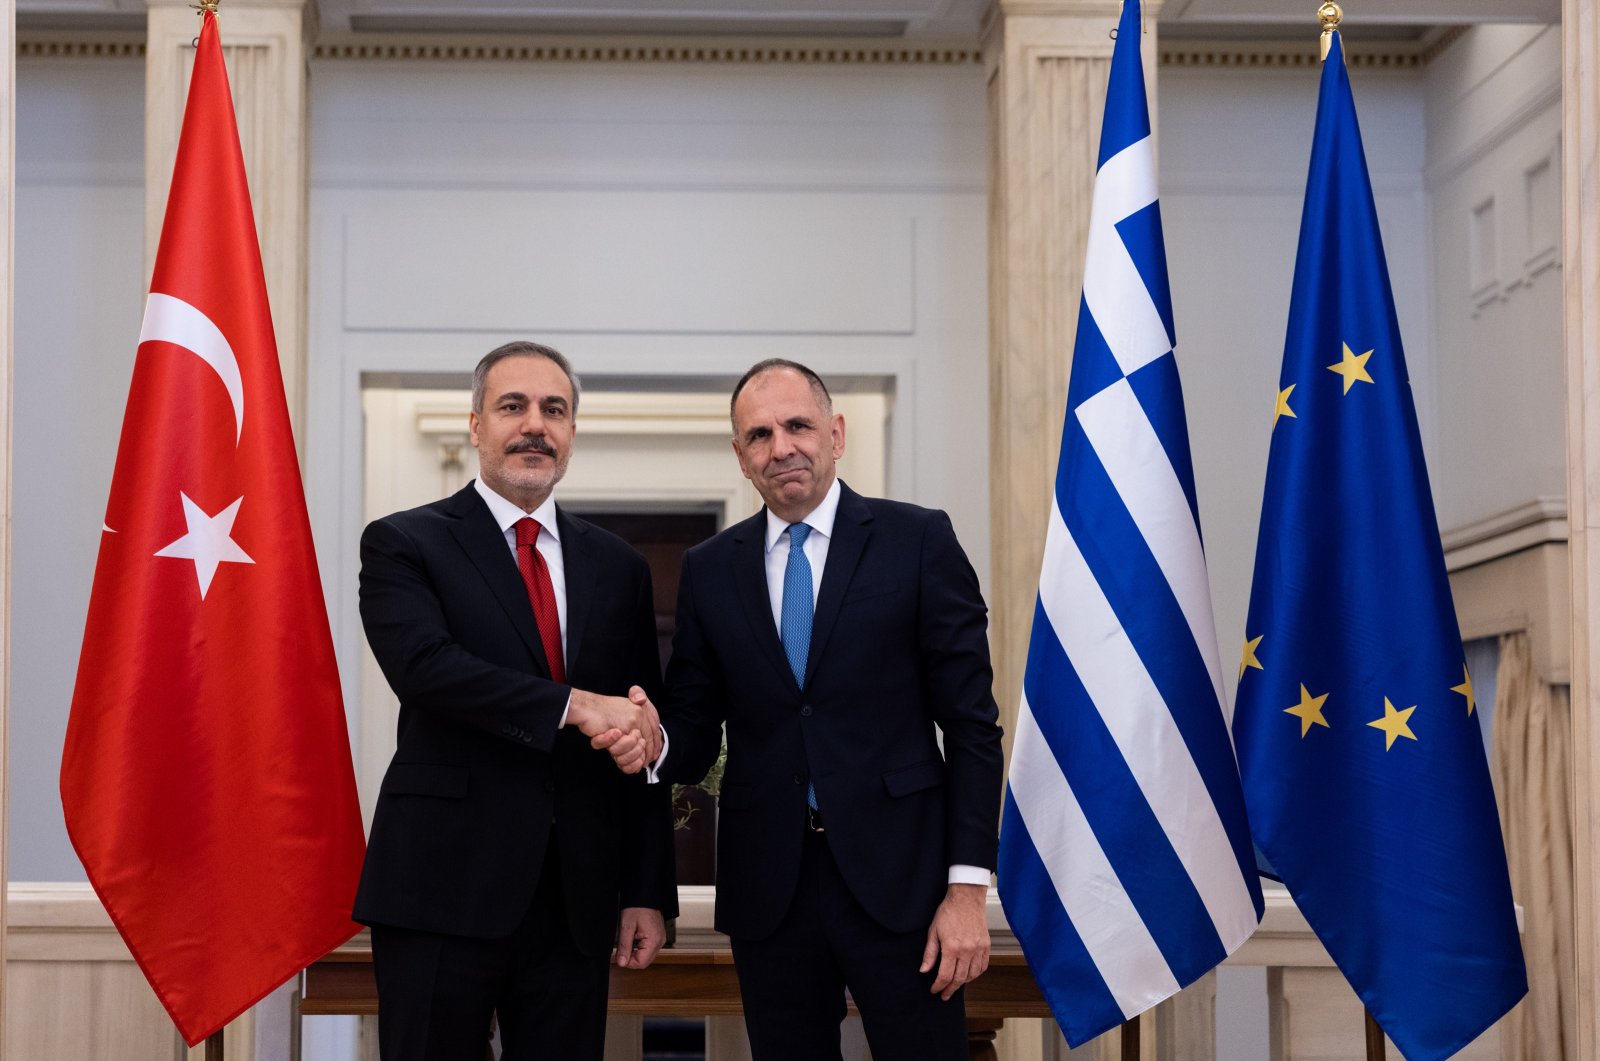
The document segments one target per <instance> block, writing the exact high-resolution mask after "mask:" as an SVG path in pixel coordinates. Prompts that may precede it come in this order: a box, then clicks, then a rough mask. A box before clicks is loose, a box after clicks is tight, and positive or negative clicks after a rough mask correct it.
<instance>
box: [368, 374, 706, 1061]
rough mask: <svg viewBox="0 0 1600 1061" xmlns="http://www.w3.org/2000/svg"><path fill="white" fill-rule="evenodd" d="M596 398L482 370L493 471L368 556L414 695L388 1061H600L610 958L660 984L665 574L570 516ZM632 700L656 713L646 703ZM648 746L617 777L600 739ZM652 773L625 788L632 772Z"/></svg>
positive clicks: (407, 711) (376, 607)
mask: <svg viewBox="0 0 1600 1061" xmlns="http://www.w3.org/2000/svg"><path fill="white" fill-rule="evenodd" d="M577 411H578V381H577V379H576V377H575V376H574V375H573V373H572V369H571V366H570V365H569V364H568V363H567V360H566V358H564V357H563V356H562V355H561V354H559V353H557V352H556V351H555V350H553V349H551V348H549V347H547V346H540V345H538V344H536V343H528V342H514V343H507V344H506V345H504V346H501V347H499V348H497V349H495V350H493V351H491V352H490V353H489V354H488V355H486V356H485V357H484V358H483V360H482V361H480V362H479V363H478V367H477V370H476V371H475V372H474V374H473V386H472V413H471V415H470V417H469V419H468V427H469V430H470V434H471V439H472V444H473V446H474V447H476V448H477V450H478V461H479V475H478V479H477V481H476V482H473V483H471V484H469V485H468V486H467V487H466V488H465V489H463V490H461V491H460V492H458V493H457V494H455V495H454V496H453V497H449V498H446V499H444V500H443V501H438V502H435V503H433V504H431V505H425V506H423V507H421V508H416V509H411V510H410V511H407V512H399V513H396V514H394V515H392V516H388V517H386V518H384V519H380V520H378V521H376V522H375V523H373V524H372V525H370V526H369V527H367V529H366V532H365V533H364V534H363V535H362V538H361V617H362V622H363V624H364V625H365V627H366V633H367V641H368V643H369V644H370V645H371V646H372V652H373V655H374V656H375V657H376V658H377V660H378V663H379V665H380V666H381V667H382V668H383V673H384V676H385V677H386V678H387V679H388V681H389V684H390V686H391V687H392V688H393V689H394V691H395V694H396V695H397V696H398V697H399V699H400V718H399V740H398V746H397V748H396V751H395V755H394V760H393V761H392V762H391V763H390V765H389V770H388V772H387V773H386V774H385V776H384V780H383V786H382V788H381V790H380V792H379V795H378V803H377V807H376V808H375V810H374V813H373V819H372V834H371V839H370V841H369V843H368V848H367V860H366V865H365V867H364V868H363V871H362V875H361V884H360V888H359V891H358V893H357V895H356V900H355V917H356V919H357V920H359V921H362V922H365V923H366V924H368V925H371V926H372V956H373V965H374V969H375V972H376V974H377V981H378V997H379V1003H380V1005H379V1013H378V1027H379V1044H380V1050H381V1053H382V1057H383V1058H384V1061H454V1059H461V1061H482V1059H483V1057H484V1048H485V1044H486V1043H487V1042H488V1039H489V1029H490V1019H491V1016H494V1017H496V1018H497V1019H498V1022H499V1028H500V1037H501V1042H502V1045H503V1048H504V1052H503V1057H504V1058H505V1059H506V1061H521V1059H534V1058H540V1059H542V1058H563V1059H569V1058H570V1059H578V1061H584V1059H588V1061H599V1059H600V1058H601V1056H602V1053H603V1042H604V1035H605V1015H606V988H607V983H608V962H607V957H608V955H609V954H610V952H611V947H612V940H613V938H617V939H618V940H619V942H618V947H617V964H619V965H621V966H623V967H624V968H643V967H644V966H646V965H649V964H650V962H651V960H652V959H653V958H654V957H655V954H656V952H657V950H659V949H660V947H661V945H662V943H663V942H664V940H665V928H664V923H663V916H664V915H668V916H670V915H672V914H675V913H676V912H677V900H676V894H677V891H676V884H675V880H674V866H673V856H672V826H671V818H670V811H669V805H668V800H669V795H670V794H669V791H668V790H667V789H666V787H665V786H660V785H656V786H648V785H646V784H645V783H644V778H643V776H642V775H640V774H639V773H638V771H639V770H640V767H641V766H642V765H643V764H644V762H645V761H646V758H647V757H653V756H654V755H655V754H656V753H657V748H656V746H655V745H654V743H653V742H654V740H655V739H656V737H657V730H656V727H655V725H654V722H653V709H652V708H651V707H650V701H649V696H650V695H651V694H654V693H656V692H657V691H658V687H659V685H660V662H659V659H658V656H657V650H656V631H655V613H654V607H653V604H652V600H651V583H650V572H649V569H648V568H647V567H646V565H645V561H644V559H643V557H641V556H640V555H639V554H638V553H637V552H635V551H634V550H633V549H632V548H630V547H629V546H628V545H626V544H625V543H624V542H622V540H621V539H619V538H616V537H614V536H613V535H611V534H609V533H607V532H606V531H603V530H601V529H600V528H598V527H596V526H594V525H592V524H590V523H587V522H585V521H583V520H581V519H578V518H577V517H575V516H573V515H571V514H569V513H567V512H565V511H563V510H561V509H560V508H559V507H558V506H557V505H556V504H555V502H554V500H553V498H552V490H553V489H554V487H555V485H556V483H558V482H560V480H561V477H562V476H563V475H564V474H565V473H566V470H567V462H568V460H569V459H570V458H571V456H572V442H573V436H574V434H575V432H576V422H575V420H576V414H577ZM630 692H631V693H632V694H633V696H634V697H635V698H636V701H637V702H635V701H633V700H630V699H629V698H628V697H629V694H630ZM608 731H613V732H617V733H627V734H629V738H630V741H631V743H632V744H633V746H634V747H635V749H636V750H635V751H634V752H633V753H631V754H629V753H624V754H622V755H620V756H619V757H617V758H618V761H617V763H616V766H620V767H621V768H622V771H621V772H619V770H618V769H616V768H615V766H614V765H613V762H612V758H610V757H608V756H607V755H605V754H604V753H603V752H599V751H596V750H595V749H593V748H591V747H590V744H589V738H590V737H593V736H595V735H597V734H601V733H605V732H608ZM625 773H627V774H632V775H633V776H624V774H625Z"/></svg>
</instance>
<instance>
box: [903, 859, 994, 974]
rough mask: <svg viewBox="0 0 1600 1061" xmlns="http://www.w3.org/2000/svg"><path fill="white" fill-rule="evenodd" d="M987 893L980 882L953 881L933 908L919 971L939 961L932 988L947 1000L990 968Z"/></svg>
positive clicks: (925, 970) (927, 968)
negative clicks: (937, 906) (941, 899)
mask: <svg viewBox="0 0 1600 1061" xmlns="http://www.w3.org/2000/svg"><path fill="white" fill-rule="evenodd" d="M988 897H989V889H988V888H987V887H984V886H983V885H980V884H952V885H950V886H949V887H948V889H947V890H946V891H945V893H944V901H943V902H941V903H940V904H939V909H938V910H935V911H934V914H933V924H931V925H929V926H928V945H927V946H926V947H924V948H922V968H921V970H920V971H921V972H927V971H928V970H930V969H932V968H933V966H934V962H935V961H937V962H938V964H939V973H938V975H937V976H935V977H934V979H933V987H932V989H931V990H932V991H933V993H934V994H936V995H938V996H939V997H940V998H942V999H944V1000H945V1001H946V1002H948V1001H950V996H951V995H954V994H955V993H956V991H957V990H958V989H959V988H960V987H961V985H962V984H967V983H971V982H972V981H973V980H976V979H977V978H978V977H979V976H981V975H982V974H983V971H984V970H985V969H987V968H989V924H988V921H987V913H986V903H987V900H988Z"/></svg>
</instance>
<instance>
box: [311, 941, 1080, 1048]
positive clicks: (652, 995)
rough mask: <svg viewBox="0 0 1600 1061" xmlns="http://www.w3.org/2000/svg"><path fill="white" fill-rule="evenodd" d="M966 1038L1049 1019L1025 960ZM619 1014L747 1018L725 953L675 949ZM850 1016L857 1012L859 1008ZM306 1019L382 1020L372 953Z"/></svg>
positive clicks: (632, 974) (323, 983) (356, 956)
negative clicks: (1013, 1022)
mask: <svg viewBox="0 0 1600 1061" xmlns="http://www.w3.org/2000/svg"><path fill="white" fill-rule="evenodd" d="M966 990H967V1038H968V1048H969V1050H970V1052H971V1056H972V1058H973V1061H979V1059H983V1061H994V1058H995V1051H994V1038H995V1033H996V1032H998V1031H999V1030H1000V1026H1001V1025H1002V1024H1003V1023H1005V1019H1006V1018H1007V1017H1048V1016H1050V1009H1049V1007H1048V1006H1046V1005H1045V1002H1044V998H1043V997H1042V996H1041V995H1040V994H1039V987H1038V985H1037V984H1035V983H1034V981H1033V973H1032V972H1030V971H1029V969H1028V966H1027V964H1026V963H1025V962H1024V961H1023V960H1022V955H1021V954H1012V953H1002V954H995V955H993V956H992V957H991V958H990V959H989V971H988V972H986V973H984V974H983V975H982V976H980V977H979V978H978V979H977V980H975V981H973V982H972V983H970V984H968V985H967V989H966ZM608 1008H609V1010H610V1012H611V1013H613V1014H617V1015H624V1016H646V1017H737V1016H739V1015H741V1014H742V1013H743V1012H744V1009H743V1006H742V1004H741V1003H740V999H739V982H738V980H737V979H736V978H735V977H734V972H733V956H732V955H731V954H730V953H729V952H728V950H727V949H726V948H686V949H677V948H672V949H668V950H664V951H662V952H661V953H660V954H659V955H658V956H657V957H656V960H655V962H654V963H653V964H652V965H651V966H650V968H648V969H643V970H640V969H618V968H616V967H615V966H613V967H612V969H611V1000H610V1004H609V1007H608ZM850 1008H851V1012H854V1011H855V1007H854V1006H853V1005H852V1006H851V1007H850ZM300 1012H301V1013H302V1014H304V1015H307V1016H312V1015H327V1014H339V1015H361V1016H368V1015H371V1014H374V1013H377V1012H378V990H377V986H376V984H375V983H374V982H373V978H372V950H371V948H370V947H363V946H359V945H347V946H345V947H341V948H339V949H338V950H336V951H334V952H333V953H332V954H329V955H328V956H327V957H325V958H323V959H322V960H320V961H318V962H316V963H315V964H313V965H312V966H311V967H310V968H309V969H307V970H306V977H305V988H304V991H303V992H302V994H301V998H300Z"/></svg>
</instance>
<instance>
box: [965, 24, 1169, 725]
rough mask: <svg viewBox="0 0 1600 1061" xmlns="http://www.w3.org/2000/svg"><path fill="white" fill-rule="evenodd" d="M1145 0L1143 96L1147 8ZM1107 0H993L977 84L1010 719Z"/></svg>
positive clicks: (1093, 133) (998, 592) (1085, 194)
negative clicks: (984, 120)
mask: <svg viewBox="0 0 1600 1061" xmlns="http://www.w3.org/2000/svg"><path fill="white" fill-rule="evenodd" d="M1160 7H1161V4H1160V0H1147V2H1146V4H1145V24H1146V33H1145V37H1144V53H1145V75H1146V81H1147V82H1148V83H1149V84H1150V86H1151V88H1152V92H1151V100H1152V106H1154V99H1155V95H1154V91H1153V89H1154V78H1153V76H1152V75H1153V73H1154V70H1155V18H1156V15H1157V14H1158V13H1159V11H1160ZM1120 11H1121V4H1120V3H1119V2H1118V0H996V2H995V3H994V4H993V5H991V7H990V9H989V12H988V16H987V18H986V20H985V26H984V38H983V52H984V64H985V68H986V71H987V74H988V96H989V453H990V458H989V461H990V465H989V490H990V500H989V505H990V536H991V542H990V549H991V553H992V557H993V564H992V572H991V582H990V585H991V589H990V601H989V610H990V617H991V618H990V622H991V634H990V639H991V642H990V643H991V646H992V649H993V653H994V663H995V698H996V699H997V700H998V701H999V702H1000V715H1001V721H1002V723H1003V724H1004V725H1005V727H1006V732H1007V737H1008V740H1007V747H1008V748H1009V746H1010V745H1009V735H1010V732H1011V730H1012V729H1013V724H1014V722H1015V720H1016V714H1017V703H1018V699H1019V697H1020V694H1021V690H1022V670H1023V665H1024V664H1025V662H1026V660H1027V653H1028V631H1029V629H1030V627H1031V626H1032V621H1033V606H1034V599H1035V597H1036V596H1037V594H1038V580H1039V559H1040V556H1041V554H1042V553H1043V551H1044V534H1045V525H1046V519H1047V517H1048V514H1049V511H1050V505H1049V498H1050V491H1051V485H1052V483H1053V482H1054V481H1055V469H1056V457H1057V452H1058V450H1059V449H1060V445H1061V420H1062V414H1063V411H1064V408H1065V403H1066V395H1067V373H1068V368H1069V366H1070V364H1071V360H1072V340H1073V335H1074V332H1075V330H1076V328H1077V321H1078V305H1079V299H1080V296H1081V293H1082V289H1083V252H1084V244H1085V240H1086V239H1087V236H1088V230H1089V205H1090V198H1091V195H1092V193H1093V189H1094V172H1095V157H1096V153H1097V151H1098V149H1099V141H1100V119H1101V114H1102V112H1103V110H1104V108H1105V86H1106V80H1107V77H1108V76H1109V73H1110V70H1111V49H1112V45H1113V43H1114V42H1113V39H1112V36H1111V34H1112V30H1113V29H1114V28H1115V26H1116V23H1117V16H1118V14H1119V12H1120Z"/></svg>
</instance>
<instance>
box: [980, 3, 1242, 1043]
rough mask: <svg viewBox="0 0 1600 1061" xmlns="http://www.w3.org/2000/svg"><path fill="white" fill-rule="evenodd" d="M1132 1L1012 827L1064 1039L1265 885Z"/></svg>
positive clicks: (1120, 39)
mask: <svg viewBox="0 0 1600 1061" xmlns="http://www.w3.org/2000/svg"><path fill="white" fill-rule="evenodd" d="M1140 29H1141V26H1140V14H1139V5H1138V3H1137V2H1135V0H1130V2H1128V3H1127V4H1125V5H1124V8H1123V13H1122V19H1121V24H1120V25H1119V26H1118V29H1117V43H1116V47H1115V50H1114V52H1113V56H1112V60H1111V81H1110V86H1109V90H1108V95H1107V100H1106V113H1105V122H1104V125H1103V131H1102V133H1101V144H1100V160H1099V170H1098V173H1097V176H1096V179H1095V190H1094V203H1093V207H1092V209H1091V219H1090V231H1089V247H1088V256H1087V259H1086V262H1085V266H1084V282H1083V302H1082V305H1081V308H1080V309H1079V312H1078V334H1077V342H1076V346H1075V350H1074V355H1073V362H1072V374H1071V381H1070V383H1069V386H1068V394H1067V415H1066V423H1065V426H1064V428H1063V431H1062V440H1061V461H1060V466H1059V470H1058V471H1057V474H1056V482H1055V498H1054V501H1055V503H1054V505H1053V506H1052V509H1051V512H1050V523H1049V528H1048V530H1047V533H1046V538H1045V550H1044V562H1043V567H1042V570H1041V571H1040V574H1039V599H1038V603H1037V605H1036V606H1035V609H1034V618H1033V634H1032V639H1031V641H1030V643H1029V647H1028V665H1027V672H1026V674H1025V675H1024V679H1023V694H1022V705H1021V711H1020V715H1019V717H1018V720H1017V727H1016V735H1015V743H1014V745H1013V748H1012V754H1011V772H1010V777H1009V780H1008V782H1007V791H1006V802H1005V815H1004V821H1003V825H1002V830H1001V836H1000V867H999V874H1000V876H999V881H1000V898H1001V901H1002V902H1003V903H1004V905H1005V911H1006V917H1007V919H1008V920H1009V921H1010V922H1011V926H1012V928H1013V929H1014V930H1015V932H1016V934H1017V938H1018V939H1019V940H1020V941H1021V943H1022V949H1023V952H1024V953H1025V954H1026V956H1027V959H1028V964H1029V965H1030V966H1031V967H1032V968H1033V973H1034V976H1035V978H1036V979H1037V980H1038V981H1039V986H1040V989H1041V990H1042V991H1043V992H1044V995H1045V998H1046V999H1047V1000H1048V1001H1049V1003H1050V1006H1051V1009H1052V1010H1053V1011H1054V1013H1055V1016H1056V1020H1057V1022H1058V1023H1059V1024H1060V1025H1061V1028H1062V1031H1063V1032H1064V1033H1065V1034H1066V1037H1067V1040H1068V1042H1070V1043H1071V1044H1072V1045H1074V1046H1077V1045H1079V1044H1081V1043H1083V1042H1086V1041H1088V1040H1089V1039H1092V1038H1094V1037H1095V1036H1097V1035H1099V1034H1101V1033H1102V1032H1104V1031H1106V1030H1107V1029H1109V1028H1112V1027H1115V1026H1116V1025H1118V1024H1120V1023H1122V1022H1123V1021H1124V1020H1126V1019H1128V1018H1130V1017H1133V1016H1135V1015H1136V1014H1139V1013H1141V1012H1143V1011H1144V1010H1146V1009H1148V1008H1150V1007H1151V1006H1154V1005H1155V1004H1157V1003H1158V1002H1161V1001H1162V1000H1163V999H1165V998H1168V997H1169V996H1171V995H1173V994H1175V993H1177V992H1178V991H1179V990H1180V989H1182V988H1183V987H1185V986H1186V985H1188V984H1189V983H1191V982H1193V981H1194V980H1195V979H1197V978H1198V977H1200V976H1201V975H1203V974H1204V973H1205V972H1206V971H1207V970H1209V969H1211V968H1212V967H1213V966H1215V965H1216V964H1217V963H1218V962H1220V961H1222V959H1223V958H1225V957H1226V956H1227V955H1228V954H1230V953H1231V952H1232V951H1233V950H1234V949H1235V948H1237V947H1238V946H1239V945H1240V944H1241V943H1243V942H1244V941H1245V939H1247V938H1248V937H1249V936H1250V934H1251V933H1252V932H1253V931H1255V927H1256V925H1257V924H1258V923H1259V922H1260V919H1261V909H1262V905H1261V889H1260V884H1259V882H1258V880H1257V876H1256V869H1255V860H1254V856H1253V853H1252V850H1251V846H1250V833H1249V827H1248V825H1247V824H1246V821H1245V812H1244V799H1243V796H1242V795H1241V792H1240V785H1239V774H1238V769H1237V767H1236V765H1235V762H1234V755H1233V746H1232V744H1231V743H1230V741H1229V738H1228V728H1227V723H1226V721H1225V719H1224V708H1223V696H1222V675H1221V672H1220V669H1219V664H1218V662H1217V660H1218V656H1217V639H1216V632H1215V629H1214V627H1213V624H1212V617H1211V594H1210V588H1209V586H1208V584H1207V581H1206V569H1205V554H1204V551H1203V549H1202V547H1201V541H1200V529H1199V520H1198V515H1197V511H1196V504H1195V493H1194V472H1193V469H1192V467H1191V464H1190V458H1189V443H1188V429H1187V426H1186V424H1185V421H1184V415H1183V396H1182V392H1181V390H1180V388H1179V385H1178V371H1177V364H1176V361H1175V359H1174V356H1173V345H1174V344H1173V328H1172V305H1171V297H1170V295H1169V292H1168V287H1167V272H1166V262H1165V254H1164V250H1163V245H1162V235H1161V213H1160V206H1159V204H1158V202H1157V200H1156V177H1155V160H1154V154H1153V151H1152V141H1151V135H1150V119H1149V111H1148V109H1147V107H1146V103H1145V90H1144V74H1143V70H1142V67H1141V62H1140V56H1139V36H1140Z"/></svg>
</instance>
